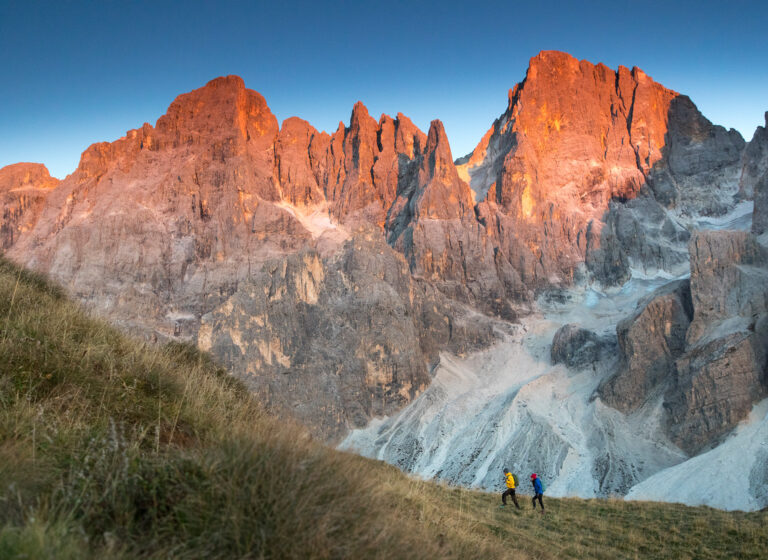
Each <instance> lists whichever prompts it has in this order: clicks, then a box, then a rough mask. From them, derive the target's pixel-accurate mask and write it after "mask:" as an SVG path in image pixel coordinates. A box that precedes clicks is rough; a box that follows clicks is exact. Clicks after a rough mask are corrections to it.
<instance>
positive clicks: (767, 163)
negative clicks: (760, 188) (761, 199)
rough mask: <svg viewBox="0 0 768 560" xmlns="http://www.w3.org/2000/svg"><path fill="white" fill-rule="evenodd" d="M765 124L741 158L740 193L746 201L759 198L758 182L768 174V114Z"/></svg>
mask: <svg viewBox="0 0 768 560" xmlns="http://www.w3.org/2000/svg"><path fill="white" fill-rule="evenodd" d="M765 123H766V126H758V127H757V129H756V130H755V133H754V135H753V136H752V140H750V141H749V143H748V144H747V146H746V148H745V150H744V154H743V155H742V158H741V162H742V168H741V176H740V177H739V192H740V194H741V196H742V197H743V198H746V199H750V198H753V197H756V196H757V192H756V191H757V189H756V186H757V182H758V181H760V179H761V178H762V177H764V176H765V174H766V173H768V130H767V129H768V112H766V113H765Z"/></svg>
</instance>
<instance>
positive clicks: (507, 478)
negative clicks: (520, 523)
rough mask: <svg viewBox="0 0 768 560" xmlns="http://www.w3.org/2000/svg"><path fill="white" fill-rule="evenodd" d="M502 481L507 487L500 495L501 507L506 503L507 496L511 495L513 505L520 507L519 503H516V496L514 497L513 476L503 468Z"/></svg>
mask: <svg viewBox="0 0 768 560" xmlns="http://www.w3.org/2000/svg"><path fill="white" fill-rule="evenodd" d="M504 482H506V484H507V489H506V490H504V493H503V494H502V495H501V505H502V507H503V506H506V505H507V496H511V497H512V502H514V504H515V507H516V508H517V509H520V504H518V503H517V498H516V497H515V477H514V476H513V475H512V473H511V472H509V471H508V470H507V469H504Z"/></svg>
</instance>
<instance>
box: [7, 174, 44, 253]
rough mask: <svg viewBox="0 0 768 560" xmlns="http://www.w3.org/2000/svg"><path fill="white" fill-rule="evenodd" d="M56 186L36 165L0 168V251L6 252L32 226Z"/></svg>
mask: <svg viewBox="0 0 768 560" xmlns="http://www.w3.org/2000/svg"><path fill="white" fill-rule="evenodd" d="M58 184H59V181H58V179H56V178H55V177H51V176H50V174H49V173H48V169H47V168H46V167H45V166H44V165H42V164H39V163H16V164H14V165H8V166H6V167H3V168H2V169H0V208H2V213H0V249H8V248H9V247H10V246H11V245H13V244H14V243H15V242H16V240H17V239H18V238H19V236H20V235H21V234H22V233H24V232H26V231H29V230H30V229H32V227H34V225H35V223H36V222H37V218H38V216H39V214H40V210H41V209H42V206H43V203H44V202H45V199H46V197H47V196H48V193H49V192H50V191H51V189H53V188H55V187H56V185H58Z"/></svg>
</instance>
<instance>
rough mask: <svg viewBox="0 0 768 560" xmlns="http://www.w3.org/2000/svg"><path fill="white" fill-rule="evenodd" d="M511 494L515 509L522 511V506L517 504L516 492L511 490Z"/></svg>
mask: <svg viewBox="0 0 768 560" xmlns="http://www.w3.org/2000/svg"><path fill="white" fill-rule="evenodd" d="M509 493H510V494H512V501H513V502H515V507H516V508H517V509H520V504H518V503H517V497H516V496H515V491H514V490H510V491H509Z"/></svg>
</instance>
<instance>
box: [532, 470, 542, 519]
mask: <svg viewBox="0 0 768 560" xmlns="http://www.w3.org/2000/svg"><path fill="white" fill-rule="evenodd" d="M531 484H532V485H533V499H532V500H531V502H532V503H533V509H536V500H539V505H540V506H541V513H544V502H542V501H541V498H542V497H543V496H544V487H543V486H542V485H541V479H539V477H538V476H536V473H533V474H532V475H531Z"/></svg>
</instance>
